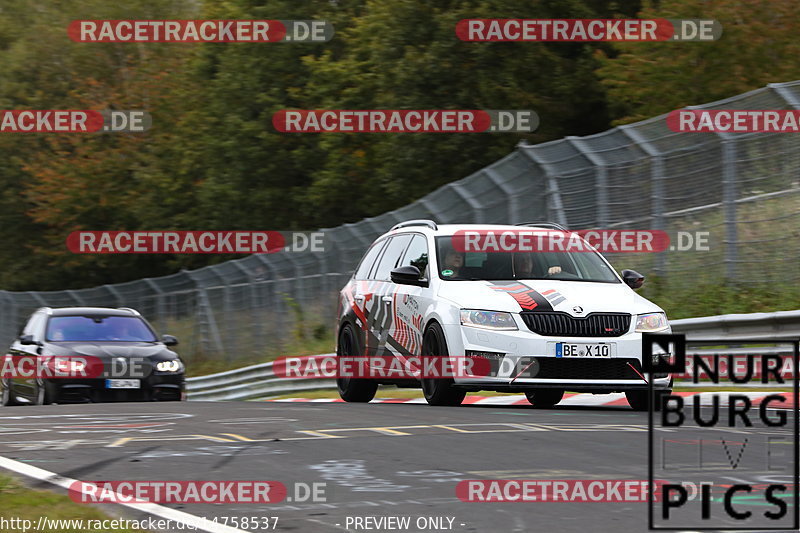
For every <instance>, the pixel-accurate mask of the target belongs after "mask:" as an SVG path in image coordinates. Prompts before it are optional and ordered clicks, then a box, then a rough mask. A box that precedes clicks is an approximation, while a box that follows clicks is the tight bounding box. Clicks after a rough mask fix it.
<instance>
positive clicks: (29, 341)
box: [19, 335, 41, 346]
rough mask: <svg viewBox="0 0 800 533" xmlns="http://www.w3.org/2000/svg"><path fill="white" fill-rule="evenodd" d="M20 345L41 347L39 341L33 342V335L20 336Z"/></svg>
mask: <svg viewBox="0 0 800 533" xmlns="http://www.w3.org/2000/svg"><path fill="white" fill-rule="evenodd" d="M19 343H20V344H24V345H26V346H31V345H33V346H40V345H41V343H40V342H38V341H35V340H33V335H20V336H19Z"/></svg>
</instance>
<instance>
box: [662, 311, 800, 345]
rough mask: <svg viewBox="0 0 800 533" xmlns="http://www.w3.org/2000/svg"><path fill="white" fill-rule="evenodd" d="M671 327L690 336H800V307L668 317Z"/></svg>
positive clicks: (792, 338)
mask: <svg viewBox="0 0 800 533" xmlns="http://www.w3.org/2000/svg"><path fill="white" fill-rule="evenodd" d="M670 325H671V326H672V331H673V332H675V333H684V334H685V335H686V338H687V339H688V340H692V339H702V338H707V339H716V338H721V339H722V338H724V339H729V340H736V339H763V340H765V341H768V340H770V341H778V340H796V339H798V338H800V310H798V311H778V312H775V313H745V314H733V315H716V316H704V317H699V318H684V319H681V320H670Z"/></svg>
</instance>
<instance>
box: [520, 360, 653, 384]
mask: <svg viewBox="0 0 800 533" xmlns="http://www.w3.org/2000/svg"><path fill="white" fill-rule="evenodd" d="M535 359H536V362H535V363H534V364H532V365H531V366H530V368H529V369H528V370H526V371H525V372H524V373H523V374H522V375H521V376H520V377H527V378H538V379H597V380H612V379H636V380H641V377H640V376H639V374H637V373H636V371H639V372H641V365H640V364H639V361H638V360H637V359H613V358H612V359H592V358H587V357H580V358H575V359H565V358H563V357H536V358H535ZM529 361H530V360H529ZM631 365H633V367H634V368H635V369H636V370H634V368H631Z"/></svg>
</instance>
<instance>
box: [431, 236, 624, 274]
mask: <svg viewBox="0 0 800 533" xmlns="http://www.w3.org/2000/svg"><path fill="white" fill-rule="evenodd" d="M436 254H437V264H438V265H439V277H440V278H441V279H443V280H448V281H463V280H508V279H549V280H564V281H595V282H601V283H620V281H619V278H617V276H616V275H615V273H614V271H613V270H612V269H611V268H610V267H609V266H608V265H607V264H606V262H605V261H603V259H602V258H601V257H600V254H598V253H597V252H595V251H582V252H459V251H457V250H456V249H455V248H454V247H453V238H452V237H450V236H443V237H436Z"/></svg>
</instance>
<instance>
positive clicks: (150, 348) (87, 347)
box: [45, 342, 178, 361]
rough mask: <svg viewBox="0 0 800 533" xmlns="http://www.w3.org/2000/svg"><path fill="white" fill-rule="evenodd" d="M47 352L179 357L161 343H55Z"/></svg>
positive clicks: (145, 357)
mask: <svg viewBox="0 0 800 533" xmlns="http://www.w3.org/2000/svg"><path fill="white" fill-rule="evenodd" d="M45 352H46V353H47V354H49V355H83V356H90V357H97V358H99V359H104V360H105V359H111V358H112V357H125V358H130V359H153V360H157V361H161V360H167V359H175V358H177V357H178V355H177V354H176V353H175V352H173V351H172V350H169V349H168V348H167V347H166V346H164V345H163V344H161V343H152V342H53V343H48V345H47V348H46V350H45Z"/></svg>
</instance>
